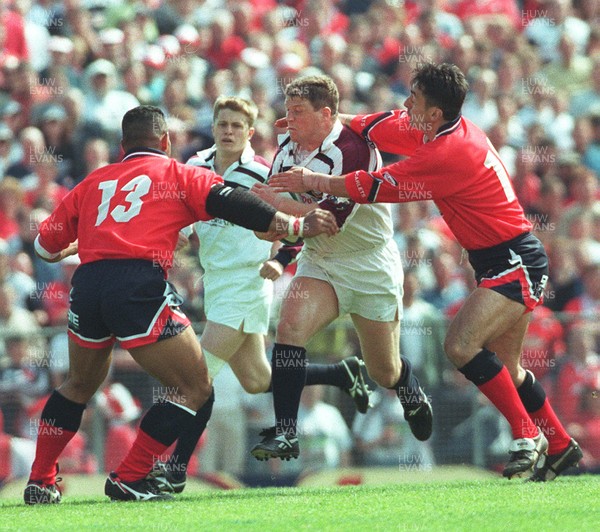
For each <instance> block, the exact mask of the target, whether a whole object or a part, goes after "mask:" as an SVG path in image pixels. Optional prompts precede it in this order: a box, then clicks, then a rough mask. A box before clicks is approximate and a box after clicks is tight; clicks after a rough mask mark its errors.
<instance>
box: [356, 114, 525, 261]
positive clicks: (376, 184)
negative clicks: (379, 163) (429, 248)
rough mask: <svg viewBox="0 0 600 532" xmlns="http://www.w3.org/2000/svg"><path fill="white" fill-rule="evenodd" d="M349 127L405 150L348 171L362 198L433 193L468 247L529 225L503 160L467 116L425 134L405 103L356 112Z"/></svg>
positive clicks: (397, 199) (395, 199)
mask: <svg viewBox="0 0 600 532" xmlns="http://www.w3.org/2000/svg"><path fill="white" fill-rule="evenodd" d="M351 127H352V129H353V130H354V131H356V132H357V133H360V134H361V135H363V136H364V137H365V138H366V139H367V140H368V141H370V142H373V143H374V144H375V145H376V146H377V147H378V148H380V149H381V150H383V151H386V152H390V153H396V154H400V155H406V156H408V157H407V158H406V159H405V160H403V161H400V162H397V163H394V164H391V165H390V166H386V167H385V168H383V169H382V170H381V171H378V172H360V171H359V172H353V173H351V174H349V175H347V176H346V188H347V190H348V192H349V194H350V197H351V198H352V199H354V200H355V201H357V202H360V203H368V202H376V201H383V202H391V203H402V202H407V201H419V200H427V199H430V200H433V201H434V202H435V204H436V205H437V206H438V208H439V210H440V212H441V213H442V215H443V217H444V220H445V221H446V223H447V224H448V227H449V228H450V230H451V231H452V232H453V233H454V235H455V236H456V238H457V240H458V241H459V243H460V244H461V245H462V246H463V247H464V248H465V249H467V250H475V249H483V248H489V247H492V246H496V245H498V244H501V243H502V242H506V241H508V240H511V239H513V238H515V237H516V236H518V235H520V234H522V233H525V232H527V231H529V230H530V229H531V223H530V222H529V221H528V220H527V218H525V215H524V214H523V209H522V208H521V205H520V204H519V201H518V200H517V197H516V195H515V192H514V190H513V187H512V183H511V180H510V177H509V175H508V173H507V172H506V168H505V167H504V165H503V164H502V162H501V161H500V158H499V157H498V153H497V152H496V150H495V149H494V147H493V146H492V144H491V143H490V141H489V139H488V138H487V137H486V135H485V133H484V132H483V131H482V130H481V129H480V128H478V127H477V126H476V125H475V124H473V123H472V122H470V121H469V120H467V119H466V118H464V117H458V118H457V119H455V120H453V121H451V122H448V123H447V124H444V125H443V126H442V128H440V130H439V131H438V132H437V133H436V135H435V136H434V137H433V138H432V139H431V140H429V142H425V139H424V132H423V131H419V130H417V129H415V128H414V127H411V126H410V121H409V117H408V115H407V114H406V111H393V112H391V111H389V112H383V113H375V114H369V115H359V116H356V117H355V118H354V119H353V120H352V123H351Z"/></svg>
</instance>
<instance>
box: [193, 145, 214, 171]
mask: <svg viewBox="0 0 600 532" xmlns="http://www.w3.org/2000/svg"><path fill="white" fill-rule="evenodd" d="M215 153H216V152H215V150H214V149H213V148H208V149H206V150H200V151H198V152H196V153H195V154H194V155H192V156H191V157H190V158H189V159H188V160H187V162H186V163H185V164H187V165H190V166H204V167H205V168H209V167H210V166H211V161H212V160H213V159H214V157H215Z"/></svg>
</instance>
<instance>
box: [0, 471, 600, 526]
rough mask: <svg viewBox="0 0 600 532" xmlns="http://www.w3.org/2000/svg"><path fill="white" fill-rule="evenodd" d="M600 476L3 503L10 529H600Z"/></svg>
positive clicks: (1, 520) (0, 508)
mask: <svg viewBox="0 0 600 532" xmlns="http://www.w3.org/2000/svg"><path fill="white" fill-rule="evenodd" d="M599 494H600V476H579V477H564V478H560V479H557V480H556V481H554V482H549V483H546V484H528V483H524V482H523V481H516V482H515V481H506V480H503V479H499V478H497V479H493V480H475V481H464V480H459V481H452V480H450V481H441V482H431V483H404V484H396V485H389V486H344V487H331V488H269V489H240V490H231V491H217V490H205V491H202V492H196V493H190V494H186V493H185V492H184V493H183V494H181V495H179V496H178V498H177V499H176V500H175V501H167V502H155V503H111V502H110V501H108V499H107V498H106V497H102V496H94V497H78V496H75V495H73V494H71V496H68V497H65V498H64V499H63V502H62V503H61V504H59V505H48V506H34V507H26V506H25V505H24V504H23V503H22V502H21V500H19V499H16V498H9V499H3V500H0V528H2V529H6V530H42V529H43V530H61V531H62V530H91V529H94V530H102V529H103V530H115V529H116V530H169V531H179V530H206V531H213V530H226V531H229V530H248V531H260V532H268V531H271V530H274V531H275V530H277V531H278V530H343V531H355V530H356V531H369V532H370V531H375V530H381V531H390V530H427V531H432V530H434V531H435V530H443V531H449V530H466V531H486V532H487V531H494V530H502V531H504V532H508V531H512V530H518V531H528V530H531V531H535V532H542V531H552V532H554V531H557V530H560V531H571V530H572V531H587V530H599V529H600V505H599V504H598V495H599Z"/></svg>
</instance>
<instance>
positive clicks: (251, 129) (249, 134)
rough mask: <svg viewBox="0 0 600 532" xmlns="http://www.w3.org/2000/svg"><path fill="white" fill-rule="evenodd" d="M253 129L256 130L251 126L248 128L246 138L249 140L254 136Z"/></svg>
mask: <svg viewBox="0 0 600 532" xmlns="http://www.w3.org/2000/svg"><path fill="white" fill-rule="evenodd" d="M255 131H256V130H255V129H254V128H253V127H251V128H250V129H248V140H250V139H251V138H252V137H253V136H254V132H255Z"/></svg>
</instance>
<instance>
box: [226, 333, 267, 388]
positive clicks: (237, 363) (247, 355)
mask: <svg viewBox="0 0 600 532" xmlns="http://www.w3.org/2000/svg"><path fill="white" fill-rule="evenodd" d="M229 365H230V366H231V369H232V370H233V372H234V373H235V376H236V377H237V378H238V380H239V381H240V384H241V385H242V387H243V388H244V390H246V391H247V392H248V393H262V392H266V391H267V390H268V388H269V384H270V383H271V365H270V364H269V361H268V360H267V355H266V353H265V338H264V336H263V335H262V334H258V333H248V334H246V338H245V340H244V343H243V344H242V345H241V346H240V348H239V349H238V350H237V351H236V353H235V354H234V355H233V356H232V357H231V358H230V359H229Z"/></svg>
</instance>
